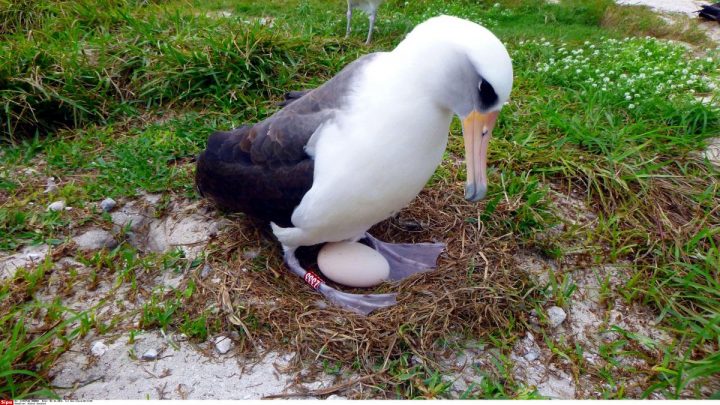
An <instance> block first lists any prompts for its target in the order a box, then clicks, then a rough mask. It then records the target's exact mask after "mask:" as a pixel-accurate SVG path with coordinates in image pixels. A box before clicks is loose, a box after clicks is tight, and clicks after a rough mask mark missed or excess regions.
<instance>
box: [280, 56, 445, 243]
mask: <svg viewBox="0 0 720 405" xmlns="http://www.w3.org/2000/svg"><path fill="white" fill-rule="evenodd" d="M374 69H382V64H376V65H375V66H374ZM381 77H383V76H381ZM362 80H363V81H375V80H378V77H377V76H373V71H372V70H370V71H369V72H368V74H367V75H366V76H365V77H364V78H363V79H362ZM363 88H367V89H368V90H367V91H365V92H363V91H362V90H361V91H359V92H358V93H357V94H355V96H354V97H353V100H352V101H351V102H350V103H349V108H348V111H352V114H345V115H343V114H339V115H338V119H337V120H335V121H334V122H332V123H328V125H326V126H324V127H323V128H322V129H321V132H320V133H318V134H316V136H315V137H314V138H315V139H313V143H314V148H313V152H314V156H315V171H314V179H313V186H312V188H311V189H310V190H309V191H308V193H307V194H305V196H304V198H303V200H302V201H301V203H300V205H299V206H298V207H297V208H296V209H295V211H294V213H293V216H292V222H293V224H294V225H295V226H296V227H297V228H301V229H302V230H303V231H304V232H303V233H304V237H305V238H306V239H307V242H306V243H310V242H313V241H314V239H318V240H317V242H314V243H319V242H323V241H341V240H347V239H356V238H357V237H360V236H362V234H363V233H364V232H365V231H366V230H368V229H369V228H370V227H371V226H372V225H374V224H376V223H378V222H380V221H382V220H384V219H386V218H388V217H389V216H391V215H392V214H393V213H395V212H397V211H399V210H400V209H402V208H404V207H405V206H407V205H408V204H409V203H410V202H411V201H412V200H413V198H415V196H417V194H418V193H419V192H420V191H421V190H422V189H423V187H424V186H425V184H426V183H427V181H428V179H429V178H430V176H432V174H433V172H434V171H435V168H437V166H438V165H439V164H440V162H441V161H442V156H443V152H444V150H445V146H446V143H447V133H448V127H449V125H450V120H451V115H450V113H449V112H447V111H442V110H441V109H439V108H438V107H437V106H436V105H435V104H434V103H432V102H431V100H428V99H423V98H422V96H420V97H417V98H413V99H408V98H407V97H406V96H407V95H406V94H402V93H397V92H396V93H394V94H387V93H383V91H382V90H378V89H383V88H384V87H383V85H382V83H377V82H374V83H373V85H372V86H360V89H363ZM369 89H372V91H370V90H369ZM389 112H392V113H389Z"/></svg>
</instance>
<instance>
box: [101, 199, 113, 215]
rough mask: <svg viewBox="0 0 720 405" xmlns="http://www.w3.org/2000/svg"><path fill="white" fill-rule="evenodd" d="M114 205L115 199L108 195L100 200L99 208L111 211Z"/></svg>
mask: <svg viewBox="0 0 720 405" xmlns="http://www.w3.org/2000/svg"><path fill="white" fill-rule="evenodd" d="M116 205H117V203H116V202H115V200H113V199H112V198H110V197H108V198H106V199H104V200H102V201H100V209H101V210H103V211H104V212H110V211H112V209H113V208H115V206H116Z"/></svg>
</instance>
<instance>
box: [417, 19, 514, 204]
mask: <svg viewBox="0 0 720 405" xmlns="http://www.w3.org/2000/svg"><path fill="white" fill-rule="evenodd" d="M407 40H409V41H410V42H411V43H415V44H417V45H416V46H422V47H425V48H426V49H432V50H433V52H434V54H435V55H436V56H437V57H436V58H435V59H434V60H435V61H436V62H435V63H437V64H438V65H441V67H440V68H439V69H438V71H437V72H438V74H441V75H443V76H444V80H441V81H440V82H441V83H442V87H441V88H437V89H433V90H434V91H435V92H436V94H435V96H436V97H437V98H438V99H439V100H440V101H441V103H442V104H443V105H444V107H445V108H447V109H448V110H450V111H451V112H452V113H454V114H456V115H458V116H459V117H460V118H461V119H462V123H463V137H464V140H465V162H466V166H467V183H466V185H465V198H466V199H468V200H470V201H478V200H481V199H483V198H484V197H485V194H486V192H487V169H486V168H487V151H488V144H489V142H490V137H491V136H492V131H493V128H494V127H495V123H496V121H497V118H498V114H499V113H500V109H501V108H502V107H503V105H504V104H505V103H506V102H507V100H508V98H509V97H510V90H511V88H512V82H513V69H512V62H511V60H510V55H508V52H507V50H506V49H505V46H504V45H503V44H502V43H501V42H500V40H499V39H498V38H497V37H496V36H495V35H493V34H492V33H491V32H490V31H488V30H487V29H485V28H484V27H482V26H480V25H478V24H475V23H473V22H470V21H467V20H463V19H460V18H456V17H450V16H439V17H434V18H431V19H429V20H427V21H426V22H424V23H422V24H420V25H418V26H417V27H416V28H415V29H414V30H413V31H412V32H411V33H410V34H409V35H408V38H407ZM421 44H422V45H421Z"/></svg>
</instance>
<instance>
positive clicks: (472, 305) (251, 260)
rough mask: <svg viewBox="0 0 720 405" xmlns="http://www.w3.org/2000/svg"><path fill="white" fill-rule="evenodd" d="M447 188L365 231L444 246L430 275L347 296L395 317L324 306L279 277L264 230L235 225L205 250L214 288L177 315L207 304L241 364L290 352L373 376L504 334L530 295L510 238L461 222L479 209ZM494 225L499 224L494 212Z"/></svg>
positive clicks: (297, 283) (243, 221)
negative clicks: (451, 341) (247, 357)
mask: <svg viewBox="0 0 720 405" xmlns="http://www.w3.org/2000/svg"><path fill="white" fill-rule="evenodd" d="M447 186H448V187H450V188H453V186H451V185H447ZM454 188H456V189H450V190H448V189H447V188H446V187H436V188H434V189H428V190H425V191H424V192H423V193H422V194H421V195H420V196H419V197H418V198H417V199H416V200H415V201H414V202H413V204H412V205H411V206H410V207H408V208H407V209H405V210H403V211H402V212H401V213H400V214H399V215H398V216H396V217H394V218H392V219H389V220H387V221H385V222H383V223H380V224H378V225H377V226H375V227H374V228H373V229H371V230H370V232H371V233H372V234H373V235H374V236H376V237H378V238H380V239H382V240H385V241H391V242H430V241H440V242H444V243H446V244H447V248H446V250H445V252H444V253H443V254H442V255H441V257H440V259H439V262H438V268H437V270H435V271H433V272H428V273H425V274H421V275H416V276H413V277H411V278H409V279H406V280H404V281H402V282H400V283H393V284H390V283H385V284H382V285H380V286H378V287H377V288H374V289H371V290H368V289H362V290H357V291H354V292H363V293H368V292H369V293H385V292H398V293H399V295H398V304H397V305H396V306H394V307H391V308H386V309H383V310H378V311H375V312H373V313H372V314H370V315H369V316H367V317H365V316H360V315H357V314H354V313H352V312H349V311H346V310H342V309H340V308H337V307H334V306H331V305H330V304H329V303H328V302H327V301H325V300H324V298H323V297H322V296H321V295H319V294H317V293H316V292H315V291H313V290H312V289H311V288H310V287H309V286H307V285H306V284H305V283H304V282H303V280H301V279H300V278H298V277H296V276H294V275H292V274H291V273H290V272H289V271H287V270H286V269H285V267H284V263H283V261H282V254H281V251H280V246H279V245H278V244H277V242H275V240H274V238H273V237H272V234H271V233H270V232H269V229H268V226H267V225H266V224H258V223H254V222H252V221H251V220H249V219H247V218H245V217H243V216H238V217H237V221H235V223H236V225H235V226H233V227H232V229H231V230H230V231H229V232H226V233H225V234H224V235H223V236H222V237H221V239H219V240H217V241H216V243H214V244H213V245H211V246H210V247H209V249H210V251H209V255H208V260H209V262H210V265H211V266H212V267H213V272H214V274H215V275H216V277H217V275H220V277H221V279H222V281H221V282H220V283H209V282H207V281H203V280H201V279H200V278H199V277H197V276H196V277H195V282H196V283H197V287H198V291H197V292H198V293H197V294H194V295H193V301H192V302H191V303H190V307H189V308H186V309H187V310H188V311H202V310H203V308H205V307H206V305H207V303H208V302H215V303H219V306H221V307H222V309H221V314H222V320H223V322H224V323H225V326H226V327H228V328H236V330H237V331H238V332H239V333H240V335H241V337H242V338H241V339H242V341H241V343H240V346H241V349H242V350H243V351H244V352H245V353H247V354H250V353H252V352H256V351H257V352H261V351H263V350H280V351H291V352H295V353H297V354H298V356H296V360H298V361H297V363H296V364H298V365H299V364H303V366H304V367H307V366H308V365H310V364H311V363H316V362H315V360H318V359H326V360H328V361H335V362H341V363H342V364H346V365H349V364H353V363H354V364H356V365H357V364H360V367H361V368H362V369H364V371H365V373H374V375H376V376H377V375H380V374H379V373H378V370H380V371H382V370H384V368H385V366H387V363H388V361H389V359H393V358H396V356H399V355H401V354H402V353H408V352H411V353H414V354H416V355H417V356H419V357H420V358H422V359H427V360H429V361H430V362H431V363H432V362H433V358H434V355H435V354H439V353H440V352H441V351H443V350H444V349H443V348H442V345H440V344H438V343H439V342H441V341H443V340H444V339H446V338H448V337H450V336H457V335H462V336H474V337H480V336H483V335H485V334H487V333H490V332H492V331H494V330H497V328H513V327H514V325H515V321H516V320H517V318H518V316H522V315H519V314H522V313H526V312H528V311H529V308H527V307H526V302H527V300H526V294H529V293H531V291H532V290H531V287H530V284H529V282H528V279H527V275H526V274H525V273H524V272H522V271H519V270H517V269H516V266H515V263H514V259H513V253H514V252H515V251H516V250H517V249H518V246H517V244H516V242H515V240H514V239H513V238H512V236H511V235H497V236H494V237H493V235H491V234H489V233H488V232H487V231H486V230H485V229H483V228H482V226H479V225H478V223H472V221H466V219H468V218H475V219H476V218H478V216H479V214H480V213H481V212H482V209H483V208H482V206H478V205H477V204H471V203H468V202H466V201H465V200H464V199H463V198H462V190H460V189H459V187H457V186H454ZM496 216H499V217H502V209H501V208H499V209H498V211H496ZM317 250H318V249H317V248H315V249H312V248H311V249H307V250H306V251H305V252H304V254H302V253H301V252H299V256H300V254H302V256H301V261H304V265H305V266H306V268H307V267H310V268H317V267H316V266H314V259H315V255H316V253H317ZM341 289H342V290H343V291H350V290H349V289H347V288H345V287H341ZM350 292H353V291H350ZM358 362H359V363H358ZM378 366H379V367H380V368H378Z"/></svg>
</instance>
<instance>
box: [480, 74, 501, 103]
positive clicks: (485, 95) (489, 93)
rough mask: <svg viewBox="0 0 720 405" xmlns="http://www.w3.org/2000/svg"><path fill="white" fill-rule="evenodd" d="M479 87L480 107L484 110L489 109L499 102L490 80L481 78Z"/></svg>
mask: <svg viewBox="0 0 720 405" xmlns="http://www.w3.org/2000/svg"><path fill="white" fill-rule="evenodd" d="M478 89H479V91H480V107H481V108H482V109H483V110H487V109H489V108H491V107H492V106H494V105H495V103H497V101H498V96H497V93H495V89H493V87H492V85H491V84H490V82H488V81H487V80H484V79H482V78H481V79H480V84H479V85H478Z"/></svg>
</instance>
